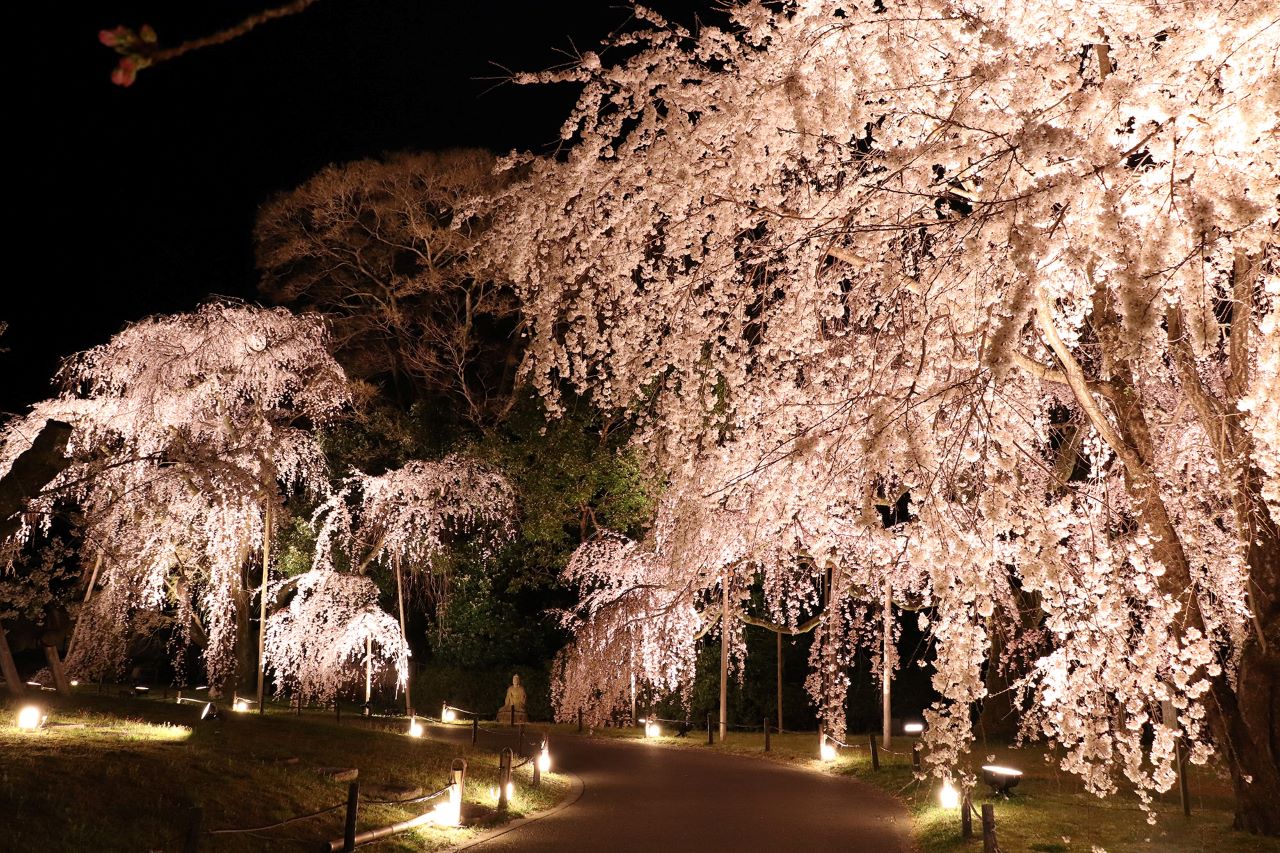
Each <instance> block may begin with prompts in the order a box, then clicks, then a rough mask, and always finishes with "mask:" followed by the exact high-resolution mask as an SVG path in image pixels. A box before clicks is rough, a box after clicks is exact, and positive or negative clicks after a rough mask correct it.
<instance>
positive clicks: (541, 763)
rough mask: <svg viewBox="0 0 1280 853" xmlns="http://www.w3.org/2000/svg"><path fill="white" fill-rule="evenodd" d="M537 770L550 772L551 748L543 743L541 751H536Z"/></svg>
mask: <svg viewBox="0 0 1280 853" xmlns="http://www.w3.org/2000/svg"><path fill="white" fill-rule="evenodd" d="M538 772H539V773H550V772H551V749H550V748H549V747H548V746H547V745H546V744H545V743H544V744H543V745H542V751H541V752H539V753H538Z"/></svg>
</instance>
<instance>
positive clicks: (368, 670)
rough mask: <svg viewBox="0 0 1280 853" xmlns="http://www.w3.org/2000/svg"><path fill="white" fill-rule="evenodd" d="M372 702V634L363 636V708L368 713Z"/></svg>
mask: <svg viewBox="0 0 1280 853" xmlns="http://www.w3.org/2000/svg"><path fill="white" fill-rule="evenodd" d="M371 702H373V635H372V634H370V635H368V636H367V637H365V638H364V708H365V713H366V714H367V713H369V710H370V707H371V705H370V703H371Z"/></svg>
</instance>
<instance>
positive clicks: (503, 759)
mask: <svg viewBox="0 0 1280 853" xmlns="http://www.w3.org/2000/svg"><path fill="white" fill-rule="evenodd" d="M510 782H511V750H510V749H509V748H507V747H503V749H502V752H500V753H498V811H500V812H505V811H506V810H507V808H508V806H509V805H510V803H508V802H507V785H508V783H510Z"/></svg>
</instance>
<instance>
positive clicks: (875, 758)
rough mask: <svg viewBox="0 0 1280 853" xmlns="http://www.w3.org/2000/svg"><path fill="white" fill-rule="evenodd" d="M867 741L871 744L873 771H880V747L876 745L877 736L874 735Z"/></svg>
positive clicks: (868, 737)
mask: <svg viewBox="0 0 1280 853" xmlns="http://www.w3.org/2000/svg"><path fill="white" fill-rule="evenodd" d="M867 739H868V740H869V741H870V743H871V769H872V770H879V769H880V747H879V746H877V745H876V736H875V735H874V734H870V735H868V736H867Z"/></svg>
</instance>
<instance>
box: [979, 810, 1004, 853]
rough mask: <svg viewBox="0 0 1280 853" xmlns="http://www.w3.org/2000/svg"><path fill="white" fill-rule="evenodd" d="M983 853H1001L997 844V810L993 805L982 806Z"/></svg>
mask: <svg viewBox="0 0 1280 853" xmlns="http://www.w3.org/2000/svg"><path fill="white" fill-rule="evenodd" d="M982 853H1000V847H999V846H998V845H997V844H996V809H995V806H993V805H991V803H983V804H982Z"/></svg>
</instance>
